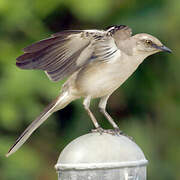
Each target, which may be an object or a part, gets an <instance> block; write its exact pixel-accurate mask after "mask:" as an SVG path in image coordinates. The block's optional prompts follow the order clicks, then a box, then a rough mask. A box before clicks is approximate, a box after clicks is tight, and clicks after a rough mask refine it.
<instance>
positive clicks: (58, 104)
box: [6, 92, 75, 157]
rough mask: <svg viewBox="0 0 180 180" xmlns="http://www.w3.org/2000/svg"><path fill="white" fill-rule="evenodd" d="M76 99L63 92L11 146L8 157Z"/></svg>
mask: <svg viewBox="0 0 180 180" xmlns="http://www.w3.org/2000/svg"><path fill="white" fill-rule="evenodd" d="M74 99H75V97H73V96H71V95H69V93H68V92H62V93H61V94H60V95H59V96H58V97H57V98H56V99H55V100H54V101H53V102H51V103H50V104H49V105H48V106H47V107H46V108H45V109H44V111H43V112H42V113H41V114H40V115H39V116H38V117H37V118H36V119H35V120H34V121H33V122H32V123H31V124H30V125H29V126H28V127H27V128H26V129H25V131H24V132H23V133H22V134H21V135H20V136H19V138H18V139H17V140H16V142H15V143H14V144H13V145H12V146H11V148H10V149H9V151H8V153H7V154H6V157H8V156H9V155H11V154H12V153H14V152H16V151H17V150H18V149H19V148H20V147H21V146H22V145H23V144H24V143H25V141H26V140H27V139H28V138H29V136H30V135H31V134H32V133H33V132H34V131H35V130H36V129H37V128H38V127H39V126H40V125H41V124H42V123H43V122H44V121H45V120H46V119H47V118H48V117H49V116H50V115H51V114H52V113H53V112H55V111H57V110H60V109H63V108H64V107H65V106H66V105H68V104H69V103H70V102H71V101H73V100H74Z"/></svg>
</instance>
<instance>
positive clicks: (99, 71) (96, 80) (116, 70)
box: [75, 64, 136, 98]
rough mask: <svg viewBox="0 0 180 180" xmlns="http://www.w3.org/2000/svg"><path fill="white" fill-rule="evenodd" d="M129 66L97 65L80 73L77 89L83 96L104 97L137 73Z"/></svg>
mask: <svg viewBox="0 0 180 180" xmlns="http://www.w3.org/2000/svg"><path fill="white" fill-rule="evenodd" d="M135 69H136V68H131V67H129V66H127V65H121V66H119V67H118V66H112V65H111V64H105V65H101V64H100V65H97V66H93V67H89V68H86V69H83V70H82V71H80V72H79V73H78V75H77V78H76V82H75V84H76V88H77V90H78V91H79V92H80V93H81V96H88V95H89V96H91V97H92V98H97V97H102V96H106V95H109V94H111V93H113V92H114V91H115V90H116V89H117V88H118V87H119V86H121V85H122V84H123V83H124V82H125V81H126V80H127V79H128V77H129V76H130V75H131V74H132V73H133V72H134V71H135Z"/></svg>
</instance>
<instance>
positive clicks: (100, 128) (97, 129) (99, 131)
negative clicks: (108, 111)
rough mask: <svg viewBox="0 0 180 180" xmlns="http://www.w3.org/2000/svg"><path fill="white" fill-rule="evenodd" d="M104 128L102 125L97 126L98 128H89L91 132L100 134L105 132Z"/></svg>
mask: <svg viewBox="0 0 180 180" xmlns="http://www.w3.org/2000/svg"><path fill="white" fill-rule="evenodd" d="M105 131H106V130H105V129H103V128H102V127H98V128H96V129H91V132H93V133H94V132H95V133H97V132H98V133H100V134H102V133H105Z"/></svg>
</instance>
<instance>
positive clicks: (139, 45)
mask: <svg viewBox="0 0 180 180" xmlns="http://www.w3.org/2000/svg"><path fill="white" fill-rule="evenodd" d="M132 38H133V39H134V41H135V46H134V49H133V51H134V53H135V54H142V55H145V56H149V55H152V54H155V53H157V52H162V51H164V52H169V53H171V52H172V51H171V49H169V48H168V47H166V46H164V45H163V44H162V43H161V42H160V40H158V39H157V38H156V37H154V36H152V35H149V34H145V33H141V34H136V35H134V36H132Z"/></svg>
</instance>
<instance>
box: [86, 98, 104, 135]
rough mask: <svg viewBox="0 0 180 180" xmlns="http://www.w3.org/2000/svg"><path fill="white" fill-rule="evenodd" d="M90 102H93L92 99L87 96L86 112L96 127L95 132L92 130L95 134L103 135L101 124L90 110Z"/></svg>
mask: <svg viewBox="0 0 180 180" xmlns="http://www.w3.org/2000/svg"><path fill="white" fill-rule="evenodd" d="M90 101H91V97H90V96H87V97H86V98H85V99H84V101H83V105H84V108H85V110H86V111H87V113H88V115H89V116H90V118H91V120H92V122H93V124H94V126H95V128H96V129H95V130H92V131H93V132H100V133H103V131H104V130H103V129H102V128H101V127H100V125H99V123H98V122H97V120H96V118H95V117H94V115H93V113H92V112H91V110H90V109H89V106H90Z"/></svg>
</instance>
